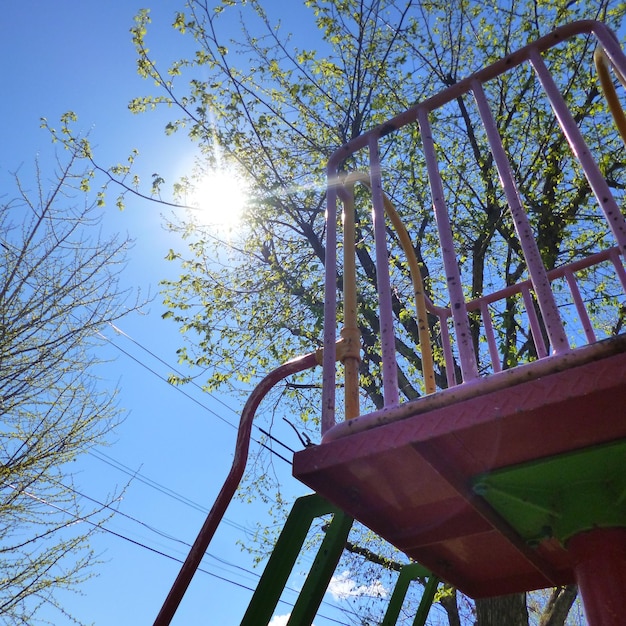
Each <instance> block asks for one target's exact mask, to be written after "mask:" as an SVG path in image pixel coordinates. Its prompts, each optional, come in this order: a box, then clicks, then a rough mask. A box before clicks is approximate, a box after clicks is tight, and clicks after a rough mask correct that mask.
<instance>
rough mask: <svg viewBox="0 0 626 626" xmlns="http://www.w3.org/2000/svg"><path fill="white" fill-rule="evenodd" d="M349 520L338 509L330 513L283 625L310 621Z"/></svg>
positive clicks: (305, 624)
mask: <svg viewBox="0 0 626 626" xmlns="http://www.w3.org/2000/svg"><path fill="white" fill-rule="evenodd" d="M353 522H354V520H353V519H352V518H351V517H349V516H348V515H346V514H345V513H343V512H341V511H338V512H336V513H335V514H334V515H333V519H332V521H331V523H330V524H329V526H328V529H327V530H326V536H325V537H324V540H323V541H322V545H321V546H320V548H319V550H318V551H317V555H316V557H315V560H314V561H313V565H312V566H311V569H310V571H309V574H308V576H307V577H306V580H305V582H304V585H303V587H302V590H301V591H300V594H299V595H298V599H297V600H296V603H295V605H294V607H293V609H292V610H291V615H290V616H289V620H288V621H287V626H310V624H311V623H312V622H313V619H314V618H315V615H316V614H317V611H318V610H319V607H320V604H321V603H322V599H323V598H324V594H325V593H326V589H327V588H328V585H329V583H330V579H331V578H332V575H333V573H334V572H335V569H336V568H337V563H338V562H339V559H340V557H341V553H342V552H343V549H344V548H345V545H346V541H347V539H348V534H349V532H350V529H351V528H352V524H353Z"/></svg>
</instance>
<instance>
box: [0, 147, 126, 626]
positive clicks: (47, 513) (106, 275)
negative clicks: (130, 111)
mask: <svg viewBox="0 0 626 626" xmlns="http://www.w3.org/2000/svg"><path fill="white" fill-rule="evenodd" d="M15 182H16V186H17V192H18V195H17V197H16V198H15V199H13V200H11V201H8V202H4V203H3V204H2V207H1V209H0V257H1V259H2V267H3V271H2V276H1V277H0V329H1V332H0V363H2V373H1V375H0V416H1V417H2V420H1V421H2V428H1V430H0V445H1V452H0V460H1V485H0V508H1V510H2V518H1V521H0V545H1V546H2V547H1V548H0V614H1V615H2V621H3V623H5V624H34V623H39V622H38V611H39V609H40V608H42V607H43V606H45V605H48V606H50V605H52V606H53V607H56V609H58V611H60V613H61V614H63V615H67V613H66V611H65V609H64V607H63V605H62V603H60V602H59V601H58V600H57V599H56V596H57V592H58V591H59V590H63V589H69V590H73V591H76V590H77V589H78V585H79V583H80V582H81V581H83V580H85V579H86V578H87V577H89V576H91V575H92V574H93V569H92V568H93V565H94V564H95V563H97V557H96V555H95V554H94V553H93V551H92V550H91V549H90V547H89V541H90V538H91V536H92V535H93V534H94V533H95V532H97V530H98V527H99V526H100V525H101V524H102V522H103V521H105V520H106V519H108V518H109V517H110V515H111V511H112V509H111V508H110V505H111V504H112V503H113V501H114V500H109V501H108V502H106V503H98V504H95V505H94V504H93V502H90V503H89V504H85V502H86V500H85V499H84V498H83V497H82V496H81V494H80V493H79V491H78V490H77V489H76V486H75V484H74V480H73V476H74V470H73V468H72V465H71V463H72V461H74V460H75V459H76V458H77V457H78V456H79V455H81V454H85V453H86V452H87V451H88V450H89V448H91V447H93V446H94V445H97V444H99V443H101V442H103V440H104V438H105V435H106V434H107V433H108V432H109V431H110V429H111V428H112V427H113V426H114V425H115V424H116V422H117V421H118V420H119V418H120V410H119V408H118V407H117V406H116V403H115V392H114V391H113V390H107V389H105V388H104V387H103V385H102V384H101V383H100V382H99V380H98V377H97V368H98V364H99V363H101V362H102V360H101V359H99V358H98V357H97V356H95V353H94V349H95V348H96V346H97V345H98V344H99V340H98V332H99V330H100V329H101V328H102V327H103V326H104V325H106V324H107V323H108V322H113V321H115V320H117V319H119V318H120V317H121V316H122V315H124V314H125V313H126V312H127V310H128V308H127V304H128V303H127V302H126V301H127V299H128V298H127V296H128V295H130V294H128V293H127V292H125V291H124V290H122V289H121V288H120V285H119V271H120V269H121V268H122V267H123V265H122V264H123V260H124V254H125V251H126V248H127V246H128V241H127V240H124V239H118V238H116V237H113V238H107V239H102V238H99V237H98V232H99V226H98V222H99V217H98V214H99V207H98V206H96V204H97V203H96V204H88V203H85V201H84V199H83V198H81V196H82V195H83V191H84V190H85V186H86V185H87V179H85V178H84V176H83V174H82V173H80V172H77V171H76V162H75V159H74V158H73V157H72V158H69V159H68V160H67V161H65V162H61V161H58V162H57V170H56V172H55V175H54V179H53V180H51V181H49V180H46V178H45V177H44V175H43V174H42V173H41V172H40V170H39V168H37V172H36V182H37V186H36V188H35V190H34V191H33V192H28V191H27V189H26V188H25V187H24V186H23V184H22V182H21V180H20V179H19V178H18V177H17V175H16V176H15ZM81 201H82V203H83V206H81ZM131 306H132V305H131ZM68 617H70V618H71V616H68ZM72 619H73V618H72Z"/></svg>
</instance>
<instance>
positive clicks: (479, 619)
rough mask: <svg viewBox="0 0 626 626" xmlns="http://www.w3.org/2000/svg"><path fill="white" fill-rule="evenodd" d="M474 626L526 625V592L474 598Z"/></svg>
mask: <svg viewBox="0 0 626 626" xmlns="http://www.w3.org/2000/svg"><path fill="white" fill-rule="evenodd" d="M476 626H528V609H527V608H526V594H525V593H515V594H512V595H510V596H500V597H497V598H483V599H481V600H476Z"/></svg>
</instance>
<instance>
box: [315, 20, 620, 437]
mask: <svg viewBox="0 0 626 626" xmlns="http://www.w3.org/2000/svg"><path fill="white" fill-rule="evenodd" d="M580 34H592V35H594V36H595V37H596V39H597V41H598V42H599V43H600V45H602V47H603V48H604V49H605V51H606V54H607V56H608V57H609V59H610V60H611V62H612V63H613V64H614V66H615V67H616V68H617V70H618V71H619V72H621V73H622V74H624V72H625V71H626V57H624V54H623V53H622V51H621V49H620V47H619V45H618V44H617V43H616V40H615V36H614V34H613V33H612V31H611V30H610V29H608V28H607V27H606V26H605V25H604V24H602V23H599V22H594V21H581V22H576V23H574V24H570V25H567V26H563V27H561V28H559V29H557V30H555V31H554V32H553V33H551V34H549V35H547V36H545V37H542V38H540V39H539V40H538V41H536V42H535V43H533V44H530V45H528V46H526V47H524V48H522V49H521V50H519V51H518V52H515V53H513V54H511V55H509V56H508V57H506V58H505V59H502V60H501V61H498V62H496V63H494V64H492V65H491V66H489V67H486V68H484V69H482V70H480V71H478V72H476V73H475V74H473V75H472V76H470V77H468V78H466V79H464V80H461V81H460V82H458V83H457V84H455V85H452V86H451V87H449V88H447V89H444V90H443V91H441V92H439V93H438V94H435V95H434V96H432V97H430V98H428V99H426V100H424V101H423V102H421V103H419V104H417V105H416V106H414V107H412V108H410V109H408V110H406V111H404V112H403V113H401V114H400V115H398V116H396V117H394V118H393V119H391V120H389V121H388V122H386V123H384V124H381V125H380V126H379V127H377V128H375V129H373V130H371V131H370V132H368V133H365V134H363V135H362V136H360V137H357V138H355V139H353V140H352V141H351V142H349V143H348V144H346V145H345V146H343V147H342V148H340V149H339V150H337V152H335V153H334V154H333V155H332V157H331V158H330V160H329V163H328V168H327V172H328V179H329V194H328V207H327V246H326V254H327V258H326V269H327V272H326V303H325V321H324V329H325V330H324V337H325V339H324V341H325V346H326V349H327V351H328V354H327V355H326V361H325V365H324V383H323V387H324V388H323V413H322V434H323V435H326V433H328V431H329V430H330V429H332V427H333V425H334V424H335V416H334V407H335V400H334V393H335V387H336V384H337V381H336V371H335V360H334V359H333V355H332V354H331V353H330V350H334V342H335V340H336V334H337V323H336V311H337V300H336V271H337V265H336V259H335V255H336V252H335V251H336V249H337V235H336V221H337V213H338V198H339V197H340V196H341V194H338V193H337V190H338V189H339V190H341V191H342V192H343V191H344V190H343V189H342V188H341V182H340V176H341V171H342V169H343V165H344V163H345V162H346V160H347V159H348V158H350V157H352V156H353V155H356V154H357V153H359V154H361V155H362V154H363V153H365V154H366V155H367V154H369V159H370V175H371V179H372V183H373V205H374V207H373V214H374V230H375V233H376V234H375V238H376V241H375V245H376V262H377V275H378V281H379V284H378V292H379V319H380V326H381V343H382V346H383V349H382V354H381V357H382V371H383V373H382V378H383V383H384V389H385V393H384V395H385V409H386V410H392V409H393V407H394V406H395V405H396V404H397V403H398V396H397V384H396V382H395V370H396V356H395V353H394V350H393V333H392V329H393V327H394V320H393V315H392V310H391V300H390V289H391V287H390V285H389V267H388V262H387V247H386V246H387V244H386V243H385V240H384V224H383V220H382V217H381V215H382V214H383V207H382V190H381V188H380V185H381V184H382V182H383V181H382V176H381V173H382V172H381V163H380V157H379V148H378V144H379V141H380V139H381V138H382V137H384V136H386V135H388V134H390V133H392V132H396V131H401V130H402V128H403V127H405V126H407V125H409V124H414V123H416V122H417V123H418V124H419V128H420V134H421V140H422V146H423V151H424V158H425V162H426V167H427V173H428V178H429V185H430V189H431V199H432V204H433V210H434V215H435V218H436V224H437V230H438V234H439V240H440V248H441V255H442V263H443V267H444V272H445V280H446V286H447V290H448V303H449V304H448V305H447V306H445V307H441V306H439V307H437V306H434V305H433V304H432V303H431V304H430V306H429V311H430V312H431V313H432V314H434V315H437V316H438V317H439V320H440V322H441V343H442V348H443V353H444V359H445V364H446V375H447V383H448V386H452V385H456V384H458V383H459V382H460V383H463V384H465V385H467V384H472V385H475V384H477V385H483V384H484V383H485V381H484V377H483V376H480V375H479V372H478V365H477V362H478V355H477V354H476V353H475V346H474V343H473V340H472V333H471V332H470V322H469V316H468V313H471V312H472V311H473V310H478V311H480V318H481V319H482V321H483V324H482V332H483V337H484V339H485V342H486V346H487V351H488V354H489V359H490V361H491V368H492V369H491V372H493V373H498V372H499V371H500V369H501V364H500V363H498V358H497V357H498V354H497V342H496V338H495V336H494V331H493V324H492V320H491V318H490V315H489V305H490V304H493V303H494V302H496V300H497V299H498V298H504V297H506V295H505V293H506V292H505V290H500V291H498V292H496V293H497V296H498V297H497V298H495V299H492V298H491V296H483V297H484V298H488V299H487V300H483V299H482V298H478V299H477V300H475V301H467V300H466V293H467V285H465V286H464V285H463V281H462V276H461V272H460V269H459V265H458V261H457V254H456V250H455V244H454V236H453V233H452V229H451V225H450V218H449V208H448V206H447V203H446V198H445V193H444V188H443V183H442V179H441V175H440V172H439V165H438V161H437V152H436V149H435V144H434V140H433V131H432V129H431V122H430V119H429V116H430V115H431V113H433V112H435V111H436V110H437V109H439V108H441V107H443V106H445V105H447V104H449V103H451V102H453V101H454V100H456V99H458V98H460V97H461V96H463V95H464V94H470V93H471V94H473V96H474V98H475V100H476V103H477V106H478V110H479V113H480V115H481V119H482V120H483V124H484V125H485V132H486V135H487V139H488V142H489V146H490V149H491V152H492V154H493V157H494V162H495V163H496V166H497V168H498V172H499V175H500V180H501V183H502V187H503V189H504V192H505V196H506V198H507V202H508V205H509V209H510V212H511V215H512V217H513V221H514V224H515V227H516V232H517V234H518V240H519V244H520V247H521V249H522V251H523V255H524V258H525V261H526V267H527V271H528V276H529V277H530V279H529V280H528V281H523V282H521V283H520V284H519V285H518V286H515V287H514V288H513V289H514V292H515V293H518V294H520V295H521V297H522V299H523V301H524V303H525V315H526V317H527V323H528V327H529V328H530V330H531V332H532V337H533V340H534V345H535V350H536V352H537V354H538V356H539V360H542V359H544V358H548V357H550V356H551V355H554V354H562V355H564V356H566V355H567V354H568V353H569V351H570V350H571V348H570V345H569V341H568V336H567V334H566V332H565V330H564V324H565V322H566V320H565V319H564V318H563V316H562V314H561V311H560V307H561V303H557V302H556V300H555V296H554V294H553V289H552V286H551V285H552V283H553V282H554V280H555V279H556V278H557V276H556V275H555V274H553V273H549V272H547V271H546V268H545V267H544V265H543V263H542V261H541V255H540V254H539V251H538V248H537V244H536V234H535V233H533V231H532V229H531V225H530V222H529V219H528V217H527V215H526V213H525V211H524V207H523V202H522V197H521V194H520V192H519V189H518V187H517V183H516V181H515V177H514V172H513V170H512V167H511V164H510V162H509V157H508V156H507V154H506V153H505V150H504V147H503V143H502V139H501V137H500V134H499V131H498V128H497V127H496V124H495V122H494V118H493V115H492V113H491V111H490V105H489V101H488V97H487V95H486V93H485V90H484V88H483V86H484V85H485V84H486V83H487V82H488V81H490V80H493V79H494V78H496V77H498V76H500V75H501V74H503V73H504V72H507V71H509V70H511V69H513V68H515V67H517V66H519V65H521V64H527V65H528V64H529V65H530V66H532V68H533V69H534V71H535V73H536V74H537V76H538V79H539V82H540V84H541V85H542V86H543V88H544V92H545V95H546V96H547V99H548V100H549V102H550V104H551V106H552V108H553V110H554V112H555V115H556V117H557V119H558V122H559V124H560V126H561V128H562V131H563V133H564V135H565V137H566V138H567V141H568V143H569V145H570V146H571V150H572V153H573V155H574V156H575V158H576V159H578V161H579V162H580V164H581V166H582V169H583V172H584V174H585V176H586V177H587V180H588V181H589V185H590V187H591V189H592V190H593V192H594V194H595V196H596V198H597V201H598V204H599V205H600V207H601V209H602V211H603V213H604V217H605V219H606V222H607V228H608V230H609V231H610V232H611V233H612V235H613V237H614V239H615V244H616V252H615V253H614V256H613V257H611V260H612V262H613V263H614V265H615V269H616V271H617V273H618V277H619V279H620V281H621V282H622V285H623V288H624V289H625V290H626V285H625V279H624V267H623V265H622V260H621V259H620V258H619V257H618V256H617V255H618V254H621V255H623V253H624V250H626V220H625V219H624V216H623V215H622V213H621V211H620V209H619V207H618V205H617V202H616V201H615V199H614V198H613V196H612V194H611V191H610V189H609V187H608V184H607V182H606V181H605V179H604V178H603V176H602V174H601V172H600V170H599V168H598V166H597V165H596V163H595V161H594V160H593V158H592V156H591V154H590V152H589V149H588V148H587V146H586V144H585V141H584V138H583V137H582V134H581V132H580V131H579V129H578V127H577V126H576V123H575V121H574V120H573V118H572V116H571V114H570V113H569V111H568V110H567V107H566V106H565V103H564V100H563V98H562V96H561V94H560V92H559V89H558V88H557V86H556V85H555V83H554V80H553V79H552V77H551V76H550V73H549V71H548V69H547V68H546V65H545V63H544V62H543V60H542V57H541V54H542V53H543V52H545V51H546V50H548V49H549V48H551V47H552V46H555V45H557V44H559V43H561V42H563V41H564V40H566V39H567V38H569V37H573V36H576V35H580ZM609 245H610V244H609ZM583 261H584V260H583ZM598 262H600V261H598ZM577 263H578V261H577ZM579 269H580V268H577V267H576V264H574V265H572V266H570V267H569V269H564V268H559V271H560V272H561V273H560V275H559V277H563V276H565V277H566V281H567V283H568V284H569V286H570V291H571V295H572V299H573V304H574V308H575V309H576V310H577V312H578V316H579V325H580V327H581V336H583V337H584V338H585V339H586V341H588V342H592V341H595V339H596V335H595V333H594V330H593V328H592V327H591V324H590V318H589V315H588V313H587V312H586V310H585V308H584V303H582V302H581V298H580V292H579V289H578V286H577V277H576V275H575V273H576V272H577V271H578V270H579ZM549 274H550V276H548V275H549ZM492 295H493V294H492ZM537 308H538V310H539V313H540V317H539V316H538V313H537ZM449 321H450V322H451V325H452V328H451V329H452V330H453V336H452V337H451V338H449V337H448V330H449V328H448V322H449ZM544 331H545V333H546V335H547V344H546V341H545V338H544V334H543V333H544ZM577 340H578V338H577ZM329 349H330V350H329ZM481 358H483V357H481ZM524 367H528V368H530V369H531V370H532V368H534V367H537V368H540V366H539V365H538V363H535V364H526V365H524ZM457 370H460V375H461V380H460V381H458V380H457V379H456V372H457ZM524 375H529V374H528V373H525V374H524ZM392 412H393V411H392Z"/></svg>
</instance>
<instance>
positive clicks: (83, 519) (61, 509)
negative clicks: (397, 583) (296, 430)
mask: <svg viewBox="0 0 626 626" xmlns="http://www.w3.org/2000/svg"><path fill="white" fill-rule="evenodd" d="M4 485H5V486H6V487H9V488H10V489H13V490H14V491H17V492H19V493H22V494H24V495H25V496H27V497H29V498H32V499H33V500H36V501H37V502H40V503H41V504H45V505H46V506H49V507H51V508H53V509H55V510H56V511H59V512H61V513H64V514H65V515H68V516H69V517H71V518H72V519H74V520H76V521H77V522H83V523H85V524H87V525H89V526H92V527H93V528H95V529H97V530H101V531H103V532H105V533H108V534H110V535H113V536H114V537H117V538H118V539H122V540H124V541H127V542H129V543H131V544H133V545H135V546H137V547H140V548H143V549H144V550H148V551H149V552H152V553H154V554H157V555H159V556H163V557H165V558H167V559H169V560H171V561H175V562H177V563H181V564H182V563H183V560H182V559H179V558H178V557H176V556H173V555H171V554H168V553H167V552H163V551H162V550H159V549H157V548H154V547H152V546H149V545H147V544H145V543H143V542H141V541H138V540H136V539H133V538H132V537H128V536H127V535H124V534H123V533H120V532H117V531H115V530H112V529H111V528H107V527H106V526H104V525H103V524H102V523H97V522H94V521H93V520H91V519H89V517H88V516H84V515H78V514H77V513H75V512H72V511H69V510H68V509H66V508H64V507H61V506H59V505H57V504H55V503H54V502H50V501H49V500H46V499H45V498H42V497H40V496H37V495H36V494H34V493H31V492H30V491H27V490H26V489H23V488H21V487H19V486H16V485H13V484H11V483H8V482H6V481H5V482H4ZM63 486H64V487H65V488H67V489H70V490H71V491H74V492H75V493H77V494H78V495H80V496H81V497H85V498H87V499H88V500H91V501H92V502H95V503H96V504H98V505H99V506H103V507H105V508H110V509H112V507H110V506H109V505H106V504H104V503H102V502H99V501H98V500H96V499H95V498H91V497H90V496H86V495H85V494H82V493H81V492H79V491H77V490H76V489H74V488H71V487H67V485H63ZM112 510H115V509H112ZM116 513H120V512H119V511H116ZM123 515H124V516H125V517H128V518H130V519H133V520H134V521H138V522H139V523H140V524H142V525H143V526H146V527H148V528H150V527H149V526H148V525H146V524H143V523H142V522H140V521H139V520H135V519H134V518H133V517H132V516H130V515H128V514H123ZM150 529H151V530H153V531H154V532H158V531H156V530H154V529H152V528H150ZM159 534H160V533H159ZM177 541H181V542H182V543H185V542H183V541H182V540H177ZM187 545H188V544H187ZM218 560H222V559H219V558H218ZM229 565H230V564H229ZM232 566H233V567H236V568H238V569H242V570H244V571H246V572H247V573H250V574H252V575H254V576H257V575H256V574H255V573H254V572H251V571H249V570H246V569H245V568H241V567H240V566H237V565H234V564H232ZM197 571H199V572H202V573H203V574H207V575H209V576H211V577H212V578H216V579H218V580H221V581H223V582H226V583H229V584H232V585H235V586H236V587H239V588H241V589H245V590H246V591H251V592H254V591H255V589H254V588H253V587H249V586H248V585H244V584H243V583H239V582H237V581H234V580H232V579H230V578H226V577H225V576H220V575H219V574H216V573H215V572H211V571H209V570H207V569H205V568H203V567H199V568H198V570H197ZM285 589H287V590H289V591H293V592H295V593H298V591H297V590H295V589H291V588H289V587H285ZM279 602H280V603H281V604H286V605H287V606H289V607H293V606H294V604H293V603H291V602H288V601H286V600H283V599H282V598H280V599H279ZM330 606H333V605H330ZM333 608H338V607H333ZM318 617H320V618H324V619H326V620H328V621H331V622H334V623H336V624H342V625H344V626H349V625H348V624H347V623H346V622H342V621H339V620H337V619H334V618H332V617H329V616H327V615H323V614H320V613H318Z"/></svg>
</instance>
